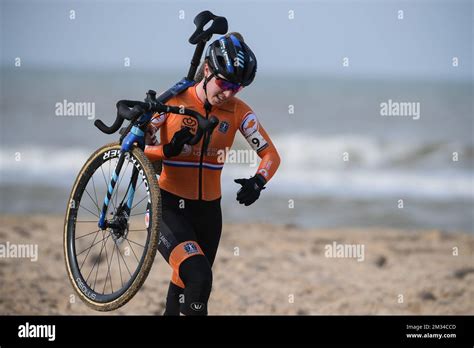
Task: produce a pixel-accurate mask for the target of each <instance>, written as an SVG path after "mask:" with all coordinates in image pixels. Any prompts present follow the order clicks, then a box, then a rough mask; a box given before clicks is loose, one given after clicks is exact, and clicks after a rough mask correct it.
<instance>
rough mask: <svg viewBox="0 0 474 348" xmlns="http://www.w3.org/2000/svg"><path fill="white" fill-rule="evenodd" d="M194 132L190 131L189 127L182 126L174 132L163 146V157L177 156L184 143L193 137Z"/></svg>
mask: <svg viewBox="0 0 474 348" xmlns="http://www.w3.org/2000/svg"><path fill="white" fill-rule="evenodd" d="M193 136H194V134H193V133H191V129H190V128H189V127H183V128H181V129H180V130H179V131H177V132H176V133H174V135H173V138H172V139H171V141H170V142H169V143H168V144H165V145H164V146H163V154H164V155H165V157H167V158H170V157H174V156H178V155H179V154H180V153H181V151H183V147H184V144H186V143H187V142H188V141H190V140H191V139H192V138H193Z"/></svg>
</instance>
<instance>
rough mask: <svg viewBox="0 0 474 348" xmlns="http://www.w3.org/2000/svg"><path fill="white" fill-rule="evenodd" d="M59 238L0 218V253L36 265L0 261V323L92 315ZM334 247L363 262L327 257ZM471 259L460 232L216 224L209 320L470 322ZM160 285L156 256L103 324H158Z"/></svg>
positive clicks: (46, 228) (41, 221) (165, 270)
mask: <svg viewBox="0 0 474 348" xmlns="http://www.w3.org/2000/svg"><path fill="white" fill-rule="evenodd" d="M62 238H63V217H61V216H52V215H36V216H28V217H26V216H20V215H16V216H15V215H2V216H0V244H4V245H6V243H10V244H35V245H38V254H37V260H36V261H31V260H30V259H27V258H14V257H5V256H4V257H0V314H3V315H5V314H6V315H15V314H21V315H38V314H65V315H68V314H101V313H99V312H96V311H94V310H91V309H89V308H88V307H87V306H86V305H85V304H83V303H82V302H81V300H80V299H79V298H78V297H77V296H74V295H75V294H74V291H73V288H72V286H71V284H70V283H69V280H68V278H67V275H66V270H65V263H64V260H63V247H62V243H63V241H62ZM344 245H358V246H359V249H358V251H359V252H361V251H362V252H363V253H362V254H360V253H359V254H357V257H356V255H351V256H352V257H347V255H348V254H347V253H346V254H344V255H345V256H346V257H337V256H338V253H337V247H338V246H342V247H343V246H344ZM334 247H336V248H334ZM353 250H356V249H353ZM473 250H474V236H473V235H470V234H466V233H461V232H459V233H447V232H444V231H440V230H426V231H422V230H416V231H415V230H394V229H384V228H372V229H364V230H362V229H331V230H324V229H318V230H315V229H301V228H298V227H296V226H291V225H286V226H274V225H262V224H226V225H224V228H223V234H222V239H221V244H220V247H219V251H218V254H217V259H216V262H215V265H214V285H213V292H212V294H211V299H210V302H209V312H210V314H216V315H225V314H232V315H239V314H247V315H249V314H250V315H251V314H257V315H265V314H269V315H281V314H283V315H298V314H303V315H318V314H361V315H363V314H406V315H415V314H471V315H472V314H474V301H473V299H474V296H473V295H474V262H473V260H474V254H473ZM330 251H334V252H333V253H332V254H330V253H329V252H330ZM330 256H332V257H330ZM339 256H340V255H339ZM170 275H171V270H170V268H169V266H168V265H167V264H166V262H165V261H164V260H163V258H162V257H161V255H159V254H157V257H156V259H155V263H154V265H153V268H152V270H151V272H150V275H149V276H148V278H147V280H146V282H145V285H144V286H143V287H142V289H141V290H140V291H139V292H138V294H137V295H136V296H135V297H134V298H133V299H132V300H131V301H130V302H129V303H128V304H126V305H125V306H124V307H122V308H120V309H119V310H116V311H114V312H109V313H105V314H106V315H107V314H144V315H161V314H162V312H163V309H164V299H165V296H166V291H167V286H168V282H169V278H170Z"/></svg>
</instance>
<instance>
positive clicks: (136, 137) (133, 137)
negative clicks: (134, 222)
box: [98, 113, 152, 229]
mask: <svg viewBox="0 0 474 348" xmlns="http://www.w3.org/2000/svg"><path fill="white" fill-rule="evenodd" d="M151 117H152V115H151V113H146V114H143V115H142V116H140V118H139V119H138V120H137V122H135V124H134V125H133V127H132V129H131V130H130V132H129V133H128V134H127V135H126V136H125V138H124V139H123V141H122V144H121V145H122V147H121V150H120V155H119V159H118V162H117V165H116V166H115V169H114V172H113V174H112V177H111V178H110V183H109V187H108V190H107V193H106V195H105V198H104V204H103V205H102V211H101V213H100V217H99V223H98V226H99V228H101V229H106V228H107V227H114V226H111V225H110V224H109V223H108V222H107V220H106V216H107V209H108V207H109V203H110V199H111V197H112V194H113V192H114V188H115V185H116V183H117V181H118V179H119V174H120V171H121V170H122V166H123V163H124V161H125V157H126V154H127V153H128V152H129V151H130V149H131V148H132V146H133V144H135V143H138V146H139V147H140V149H142V150H144V148H145V130H146V126H147V125H148V122H149V121H150V120H151ZM139 125H141V126H139ZM142 128H143V129H142ZM137 178H138V170H137V168H135V167H133V171H132V177H131V179H130V183H129V185H128V188H127V192H126V194H127V205H126V206H125V209H126V213H127V215H130V210H131V208H132V204H133V198H134V195H135V188H136V184H137Z"/></svg>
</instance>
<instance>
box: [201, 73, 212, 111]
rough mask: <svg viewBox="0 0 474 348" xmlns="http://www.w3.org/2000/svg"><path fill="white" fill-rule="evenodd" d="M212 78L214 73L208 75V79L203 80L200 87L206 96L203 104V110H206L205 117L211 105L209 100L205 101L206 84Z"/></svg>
mask: <svg viewBox="0 0 474 348" xmlns="http://www.w3.org/2000/svg"><path fill="white" fill-rule="evenodd" d="M213 77H214V73H212V74H211V75H209V76H208V77H205V78H204V84H203V85H202V88H203V89H204V93H205V94H206V101H205V102H204V109H205V110H206V114H207V115H206V116H208V115H209V113H210V112H211V109H212V105H211V103H210V102H209V99H207V83H208V82H209V81H210V80H211V79H212V78H213Z"/></svg>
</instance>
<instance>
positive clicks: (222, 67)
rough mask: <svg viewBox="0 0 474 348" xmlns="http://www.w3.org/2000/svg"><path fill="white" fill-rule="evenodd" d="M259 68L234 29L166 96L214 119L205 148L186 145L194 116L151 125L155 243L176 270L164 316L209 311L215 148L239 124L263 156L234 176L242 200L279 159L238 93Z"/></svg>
mask: <svg viewBox="0 0 474 348" xmlns="http://www.w3.org/2000/svg"><path fill="white" fill-rule="evenodd" d="M256 71H257V59H256V57H255V55H254V54H253V52H252V51H251V49H250V48H249V47H248V46H247V45H246V44H245V42H244V40H243V38H242V36H241V35H240V34H239V33H230V34H227V35H225V36H223V37H221V38H220V39H218V40H216V41H214V42H213V43H212V44H210V45H209V47H208V49H207V51H206V55H205V59H204V62H203V63H202V65H201V67H200V69H199V71H198V73H197V74H196V79H195V80H196V81H199V82H198V83H197V84H196V85H194V86H192V87H190V88H188V89H187V90H186V91H184V92H183V93H181V94H179V95H177V96H175V97H173V98H172V99H170V100H169V101H168V103H169V104H170V105H182V106H184V107H186V108H191V109H194V110H196V111H198V112H200V113H201V114H203V115H204V114H205V115H206V117H209V116H210V115H214V116H216V117H217V118H218V119H219V124H218V125H217V126H216V128H215V129H214V131H213V133H212V135H211V137H210V140H208V141H209V142H208V146H207V148H205V145H204V144H205V142H206V139H201V141H200V142H199V143H198V144H196V145H194V146H190V145H188V144H186V142H188V141H189V140H190V139H191V137H192V135H193V133H194V132H195V131H196V128H197V122H196V121H195V119H193V118H191V117H183V116H181V115H175V114H165V113H163V114H155V115H153V118H152V121H151V123H150V126H149V128H148V132H147V146H146V148H145V154H146V156H147V157H148V158H149V159H150V160H152V161H156V160H162V163H163V169H162V173H161V176H160V178H159V186H160V189H161V197H162V221H161V232H160V240H159V244H158V250H159V251H160V253H161V254H162V255H163V257H164V258H165V259H166V261H167V262H168V263H169V264H170V266H171V267H172V269H173V274H172V279H171V282H170V285H169V289H168V294H167V299H166V309H165V313H164V315H179V314H184V315H207V313H208V311H207V302H208V299H209V296H210V293H211V286H212V271H211V267H212V264H213V262H214V259H215V256H216V252H217V247H218V244H219V240H220V236H221V230H222V213H221V206H220V200H221V187H220V175H221V171H222V168H223V166H224V163H222V162H219V158H220V157H222V156H219V154H220V153H221V152H220V151H225V150H226V148H230V147H231V146H232V143H233V140H234V136H235V133H236V131H237V130H239V131H240V132H241V133H242V135H243V136H244V137H245V138H246V139H247V141H248V143H249V144H250V146H251V147H252V148H253V149H254V150H255V151H256V152H257V154H258V155H259V157H260V158H261V159H262V160H261V163H260V165H259V167H258V169H257V172H256V173H255V175H254V176H253V177H251V178H249V179H236V180H235V182H236V183H237V184H240V185H241V187H240V189H239V190H238V192H237V200H238V201H239V203H240V204H244V205H245V206H248V205H250V204H252V203H254V202H255V201H256V200H257V199H258V198H259V196H260V191H261V190H262V189H263V188H264V185H265V184H266V183H267V182H268V181H269V180H270V179H271V177H272V176H273V175H274V174H275V172H276V170H277V168H278V166H279V164H280V157H279V155H278V152H277V150H276V149H275V146H274V145H273V143H272V141H271V140H270V138H269V136H268V134H267V133H266V131H265V130H264V129H263V127H262V125H261V124H260V122H259V121H258V119H257V117H256V116H255V114H254V112H253V111H252V109H251V108H250V107H249V106H248V105H247V104H245V103H244V102H243V101H241V100H240V99H238V98H236V97H235V95H236V94H237V92H238V91H240V90H241V89H242V88H243V87H246V86H248V85H250V84H251V83H252V81H253V80H254V78H255V74H256ZM158 129H159V130H160V142H159V143H158V142H157V140H156V133H157V131H158ZM182 295H184V296H182Z"/></svg>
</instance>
